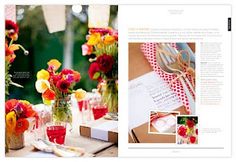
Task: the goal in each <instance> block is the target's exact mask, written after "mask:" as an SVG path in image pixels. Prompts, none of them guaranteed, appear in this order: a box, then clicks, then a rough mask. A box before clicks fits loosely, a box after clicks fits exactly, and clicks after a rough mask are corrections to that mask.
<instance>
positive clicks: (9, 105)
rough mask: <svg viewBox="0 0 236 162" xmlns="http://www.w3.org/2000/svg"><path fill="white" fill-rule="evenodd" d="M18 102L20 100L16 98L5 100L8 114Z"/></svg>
mask: <svg viewBox="0 0 236 162" xmlns="http://www.w3.org/2000/svg"><path fill="white" fill-rule="evenodd" d="M17 104H18V101H17V100H16V99H10V100H8V101H6V102H5V111H6V114H8V113H9V112H10V111H12V110H13V109H14V108H15V107H16V105H17Z"/></svg>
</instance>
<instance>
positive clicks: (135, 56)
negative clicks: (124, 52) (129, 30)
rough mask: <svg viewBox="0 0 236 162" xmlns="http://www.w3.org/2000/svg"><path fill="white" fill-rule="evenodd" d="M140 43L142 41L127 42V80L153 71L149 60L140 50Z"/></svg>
mask: <svg viewBox="0 0 236 162" xmlns="http://www.w3.org/2000/svg"><path fill="white" fill-rule="evenodd" d="M141 44H142V43H129V80H132V79H135V78H137V77H139V76H142V75H143V74H146V73H148V72H150V71H153V70H152V67H151V66H150V64H149V62H148V61H147V59H146V58H145V57H144V55H143V53H142V52H141V49H140V45H141Z"/></svg>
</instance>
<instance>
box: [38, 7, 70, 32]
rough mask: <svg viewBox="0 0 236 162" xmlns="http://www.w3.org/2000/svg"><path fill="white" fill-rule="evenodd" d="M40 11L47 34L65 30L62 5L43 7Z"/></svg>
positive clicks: (64, 10) (64, 9) (64, 15)
mask: <svg viewBox="0 0 236 162" xmlns="http://www.w3.org/2000/svg"><path fill="white" fill-rule="evenodd" d="M42 9H43V15H44V19H45V22H46V25H47V28H48V31H49V33H54V32H58V31H63V30H65V27H66V13H65V12H66V7H65V6H64V5H43V6H42Z"/></svg>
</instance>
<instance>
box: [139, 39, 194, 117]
mask: <svg viewBox="0 0 236 162" xmlns="http://www.w3.org/2000/svg"><path fill="white" fill-rule="evenodd" d="M172 47H173V48H177V46H176V45H172ZM141 50H142V52H143V53H144V56H145V57H146V59H147V60H148V62H149V63H150V65H151V66H152V68H153V70H154V71H155V72H156V73H157V74H158V75H159V76H160V77H161V78H162V79H163V80H164V81H165V82H166V83H168V84H170V82H171V81H172V80H173V79H175V78H176V77H177V76H176V75H175V74H169V73H166V72H164V71H163V70H162V69H161V68H160V67H159V65H158V64H157V60H156V43H144V44H142V45H141ZM170 88H171V89H172V90H173V92H174V93H176V95H177V96H178V98H179V99H180V101H181V102H182V103H183V105H184V106H185V107H186V111H187V113H188V114H191V109H190V107H189V101H188V98H187V96H186V94H185V92H184V89H183V86H182V84H181V82H180V81H179V80H178V79H177V80H176V81H175V82H173V83H172V84H171V87H170Z"/></svg>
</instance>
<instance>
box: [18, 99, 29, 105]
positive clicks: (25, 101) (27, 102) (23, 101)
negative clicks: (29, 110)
mask: <svg viewBox="0 0 236 162" xmlns="http://www.w3.org/2000/svg"><path fill="white" fill-rule="evenodd" d="M19 102H21V103H25V104H27V105H30V102H29V101H27V100H19Z"/></svg>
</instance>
